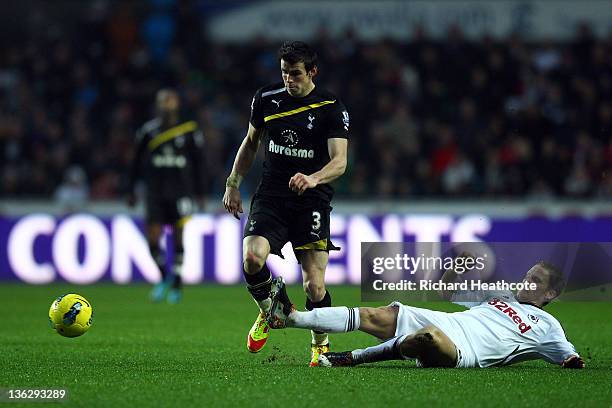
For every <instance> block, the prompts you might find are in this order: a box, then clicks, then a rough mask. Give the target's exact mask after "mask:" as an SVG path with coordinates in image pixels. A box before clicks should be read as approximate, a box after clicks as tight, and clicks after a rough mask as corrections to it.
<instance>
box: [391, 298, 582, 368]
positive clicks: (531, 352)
mask: <svg viewBox="0 0 612 408" xmlns="http://www.w3.org/2000/svg"><path fill="white" fill-rule="evenodd" d="M396 305H401V304H397V303H396ZM469 306H470V309H469V310H466V311H463V312H455V313H445V312H437V311H432V310H427V309H420V308H414V307H410V306H404V305H401V307H400V313H399V315H398V322H397V332H396V335H402V334H411V333H413V332H415V331H416V330H419V329H420V328H422V327H424V326H427V325H434V326H436V327H438V328H439V329H440V330H442V331H443V332H444V333H445V334H446V335H447V336H448V337H449V338H450V339H451V340H452V341H453V343H455V345H456V346H457V348H458V350H459V352H460V353H461V359H460V361H459V362H458V366H461V367H491V366H500V365H508V364H513V363H517V362H520V361H525V360H535V359H544V360H546V361H548V362H549V363H554V364H561V363H562V362H563V361H564V360H565V359H567V358H568V357H570V356H573V355H578V354H577V353H576V350H575V349H574V346H573V345H572V344H571V343H570V342H569V341H567V339H566V337H565V333H564V331H563V329H562V327H561V324H559V322H558V321H557V319H555V318H554V317H553V316H552V315H550V314H549V313H546V312H545V311H543V310H542V309H540V308H538V307H536V306H532V305H528V304H522V303H518V301H516V299H515V298H514V295H513V294H512V293H511V292H503V293H499V292H498V293H495V294H491V296H489V297H487V300H485V301H484V302H477V303H472V304H470V305H469Z"/></svg>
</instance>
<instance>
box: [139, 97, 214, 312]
mask: <svg viewBox="0 0 612 408" xmlns="http://www.w3.org/2000/svg"><path fill="white" fill-rule="evenodd" d="M155 105H156V110H157V117H156V118H154V119H153V120H150V121H148V122H147V123H145V124H144V125H143V126H142V127H141V128H140V129H139V130H138V132H137V134H136V143H137V145H136V151H135V154H134V160H133V162H132V168H131V171H130V176H129V197H128V204H129V205H130V206H133V205H134V204H135V202H136V195H135V194H134V188H135V185H136V181H137V179H138V178H139V177H140V176H141V175H142V176H143V178H144V181H145V186H146V206H145V207H146V208H145V212H146V214H145V234H146V237H147V242H148V244H149V248H150V251H151V255H152V256H153V259H154V260H155V263H156V264H157V266H158V268H159V269H160V272H161V281H160V282H159V283H158V284H157V285H155V287H154V288H153V291H152V292H151V300H153V301H154V302H159V301H162V300H163V299H164V298H167V300H168V302H170V303H178V302H179V301H180V300H181V297H182V279H181V272H182V264H183V252H184V250H183V238H182V237H183V227H184V225H185V223H186V222H187V220H188V219H189V217H190V216H191V215H192V214H193V212H194V211H195V209H196V204H199V205H200V206H202V205H203V203H204V181H203V179H204V177H203V175H202V169H203V168H204V163H203V158H204V155H203V151H202V148H203V143H204V138H203V135H202V132H201V131H200V129H199V128H198V125H197V124H196V122H194V121H181V118H180V98H179V95H178V93H177V92H176V91H175V90H173V89H161V90H159V91H158V92H157V95H156V98H155ZM142 164H145V166H144V168H143V169H141V167H143V166H142ZM164 225H170V226H171V227H172V231H173V238H174V265H173V267H172V274H167V273H166V270H165V263H166V260H165V257H164V256H163V255H162V250H161V248H160V244H159V241H160V237H161V234H162V231H163V226H164Z"/></svg>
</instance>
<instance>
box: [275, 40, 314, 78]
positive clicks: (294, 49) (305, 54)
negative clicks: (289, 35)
mask: <svg viewBox="0 0 612 408" xmlns="http://www.w3.org/2000/svg"><path fill="white" fill-rule="evenodd" d="M278 59H279V60H281V59H282V60H285V61H286V62H288V63H289V64H291V65H293V64H297V63H299V62H303V63H304V68H306V72H308V71H310V70H311V69H313V68H314V67H316V66H318V63H319V56H318V55H317V53H316V52H315V51H314V50H313V49H312V47H310V45H308V44H306V43H305V42H303V41H285V42H284V43H283V45H281V47H280V48H279V49H278Z"/></svg>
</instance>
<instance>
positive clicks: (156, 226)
mask: <svg viewBox="0 0 612 408" xmlns="http://www.w3.org/2000/svg"><path fill="white" fill-rule="evenodd" d="M162 232H163V225H162V224H161V223H159V222H156V221H149V220H148V221H147V222H146V223H145V236H146V238H147V244H148V245H149V251H151V256H152V257H153V260H154V261H155V264H156V265H157V267H158V268H159V271H160V277H161V279H160V281H159V282H158V283H157V284H156V285H155V286H154V287H153V290H152V291H151V300H152V301H154V302H160V301H162V300H163V299H164V297H165V296H166V292H167V291H168V279H167V273H166V267H165V263H166V259H165V256H163V254H162V250H161V247H160V244H159V241H160V238H161V235H162Z"/></svg>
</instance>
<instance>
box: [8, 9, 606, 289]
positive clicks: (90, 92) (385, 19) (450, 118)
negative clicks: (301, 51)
mask: <svg viewBox="0 0 612 408" xmlns="http://www.w3.org/2000/svg"><path fill="white" fill-rule="evenodd" d="M2 7H3V9H4V10H5V11H6V12H3V13H2V17H0V19H1V20H2V21H1V22H2V25H3V27H4V28H5V29H4V30H3V34H2V36H0V41H1V43H2V48H1V49H2V51H1V58H0V61H2V63H1V65H0V139H1V140H2V143H1V146H0V154H1V156H2V165H1V166H2V179H1V181H0V196H1V197H2V202H1V204H0V214H2V217H1V218H0V243H1V244H2V246H3V248H6V251H3V255H2V256H1V257H0V268H1V269H0V271H1V276H2V278H3V279H15V278H17V279H20V280H25V281H27V282H32V283H49V282H51V281H54V280H56V279H62V280H67V281H68V282H73V283H91V282H95V281H97V280H100V279H105V278H112V279H114V280H115V281H117V282H122V283H125V282H129V281H131V280H140V279H142V278H144V279H146V280H149V281H152V280H154V279H155V278H156V276H157V273H156V271H155V268H154V266H153V263H152V261H151V260H150V258H149V256H148V253H147V251H146V250H145V243H144V240H143V239H142V237H141V236H140V235H139V233H138V230H137V227H138V225H139V224H140V216H141V214H142V208H139V209H137V210H136V211H135V212H130V211H129V210H128V208H127V207H126V206H125V205H124V202H125V201H124V198H125V195H126V193H127V191H126V187H127V173H128V168H129V164H130V160H131V157H132V154H133V148H134V132H135V129H136V128H137V127H138V126H140V125H141V124H142V123H143V122H144V121H146V120H148V119H149V118H150V117H151V116H152V114H153V111H152V99H153V95H154V93H155V91H156V90H157V89H159V88H160V87H162V86H173V87H176V88H177V89H178V90H179V91H180V93H181V96H182V97H183V101H184V105H183V106H184V114H185V117H186V118H195V119H197V121H198V122H199V123H200V125H201V126H202V128H203V129H204V133H205V136H206V149H205V156H206V157H205V158H204V159H205V162H206V175H207V191H208V198H209V203H208V206H207V208H206V214H207V215H204V216H200V217H197V218H196V219H195V220H194V223H193V225H192V228H191V235H189V239H188V243H187V246H188V247H189V246H190V247H191V249H189V248H188V250H187V268H186V272H185V273H186V280H187V281H188V282H192V283H197V282H202V281H207V280H212V281H218V282H222V283H236V282H238V281H239V280H240V279H241V273H240V265H241V263H240V259H239V256H240V229H241V226H240V225H239V224H238V223H237V222H235V221H233V220H232V219H231V218H230V217H228V216H226V215H223V212H222V211H221V207H220V198H221V195H222V192H223V180H224V179H225V177H226V175H227V174H228V170H229V168H230V166H231V161H232V159H233V157H234V154H235V151H236V149H237V146H238V145H239V143H240V140H241V139H242V137H243V136H244V132H245V127H246V124H247V121H248V112H249V109H248V107H249V103H250V100H251V97H252V94H253V92H254V90H255V89H256V88H257V87H259V86H261V85H263V84H265V83H268V82H270V81H275V80H278V78H279V73H278V66H277V65H278V63H277V61H276V56H275V52H276V49H277V47H278V45H279V43H280V42H281V41H282V40H283V39H286V38H304V39H307V40H309V41H311V42H312V43H313V44H314V46H315V47H316V48H317V49H318V50H319V53H320V57H321V74H320V77H319V78H318V84H319V85H320V86H324V87H328V88H330V89H332V90H333V91H334V92H336V93H337V94H338V95H341V97H342V99H343V100H344V102H345V103H346V105H347V107H348V109H349V111H350V113H351V143H350V155H349V165H348V169H347V172H346V174H345V175H344V176H343V177H342V178H341V179H340V180H339V181H338V182H337V183H336V189H337V194H336V201H335V211H334V213H335V214H336V216H335V218H334V220H333V225H332V229H333V232H332V234H333V235H334V236H335V239H336V240H339V242H340V244H342V246H343V247H345V250H344V251H343V252H342V253H339V254H334V255H335V257H334V258H333V259H332V268H331V270H330V273H329V276H328V278H329V280H330V282H332V283H334V282H335V283H343V282H353V283H354V282H356V281H358V275H359V271H356V270H355V265H357V262H358V256H359V254H358V249H359V243H360V242H361V241H368V240H370V241H374V240H387V241H398V240H422V241H428V240H429V241H438V240H455V241H457V240H474V239H476V240H478V239H483V240H490V241H491V240H493V241H494V240H497V241H508V240H509V241H516V240H535V241H553V240H562V241H581V240H582V241H584V240H587V241H605V240H607V231H609V230H610V229H609V223H610V220H609V218H608V217H607V216H608V215H609V209H608V205H607V200H608V199H609V198H610V195H611V194H612V173H611V172H610V171H609V170H610V169H611V168H612V143H611V142H612V139H611V134H612V133H611V132H612V57H611V56H612V37H611V36H610V24H612V20H611V19H610V18H608V17H609V13H606V11H605V10H606V7H605V2H602V1H589V2H584V3H581V6H580V7H578V6H575V5H574V4H573V3H572V2H568V1H548V2H529V1H528V2H522V1H521V2H518V1H498V2H486V1H468V2H462V3H457V2H452V1H436V2H425V1H414V2H393V1H387V2H382V3H381V2H366V1H363V2H356V3H353V2H323V1H321V2H315V3H312V4H311V3H308V2H291V3H286V2H265V1H254V2H245V1H232V2H223V3H219V2H214V1H196V0H194V1H184V0H142V1H130V2H120V1H103V0H102V1H88V2H73V1H56V2H53V3H50V2H43V1H40V2H39V1H24V2H12V3H6V4H3V6H2ZM332 21H333V24H331V23H330V22H332ZM259 167H260V163H255V165H254V166H253V171H252V172H251V174H250V175H249V177H248V178H247V181H246V182H245V185H244V187H243V189H242V193H243V196H244V197H249V196H250V194H251V193H252V192H253V189H254V187H255V185H256V183H257V180H258V169H259ZM432 217H433V218H432ZM385 226H387V227H385ZM217 243H218V244H217ZM289 252H290V251H289ZM217 254H226V255H225V256H223V257H220V256H217ZM228 254H231V256H228ZM234 254H235V255H236V256H233V255H234ZM272 269H273V271H274V272H275V273H285V274H286V275H288V276H289V280H290V281H293V280H295V279H297V277H298V269H297V266H296V264H295V263H289V264H287V263H282V262H275V261H272Z"/></svg>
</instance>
